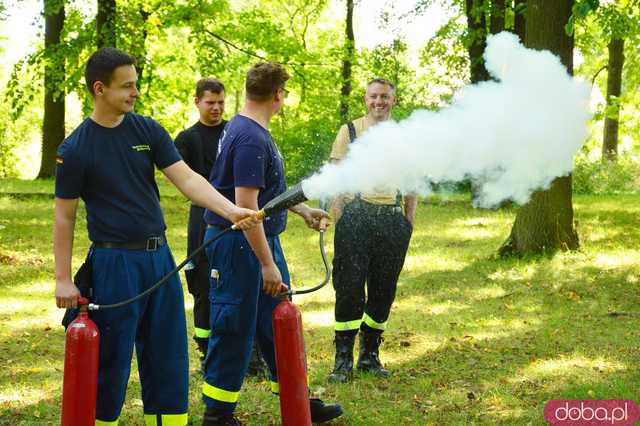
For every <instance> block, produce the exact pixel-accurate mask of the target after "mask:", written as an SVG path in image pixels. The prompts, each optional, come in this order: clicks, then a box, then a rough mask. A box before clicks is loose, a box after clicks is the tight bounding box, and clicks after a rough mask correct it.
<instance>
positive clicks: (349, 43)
mask: <svg viewBox="0 0 640 426" xmlns="http://www.w3.org/2000/svg"><path fill="white" fill-rule="evenodd" d="M344 44H345V46H344V57H343V58H342V88H341V89H340V118H341V119H342V121H343V122H344V123H346V122H347V121H349V96H350V95H351V89H352V86H353V85H352V81H351V78H352V77H351V74H352V73H351V68H352V67H353V61H354V56H355V48H356V47H355V46H356V43H355V37H354V36H353V0H347V16H346V19H345V40H344Z"/></svg>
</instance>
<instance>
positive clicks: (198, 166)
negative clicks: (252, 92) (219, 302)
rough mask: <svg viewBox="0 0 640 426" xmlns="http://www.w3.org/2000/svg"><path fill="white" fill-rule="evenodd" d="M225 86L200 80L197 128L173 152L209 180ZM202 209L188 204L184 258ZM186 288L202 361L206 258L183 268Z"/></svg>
mask: <svg viewBox="0 0 640 426" xmlns="http://www.w3.org/2000/svg"><path fill="white" fill-rule="evenodd" d="M224 98H225V93H224V85H223V84H222V82H220V81H219V80H217V79H215V78H203V79H201V80H200V81H198V83H197V84H196V98H195V105H196V107H197V108H198V112H199V119H198V122H197V123H196V124H194V125H193V126H191V127H189V128H188V129H186V130H184V131H182V132H180V133H179V134H178V136H177V137H176V148H178V151H179V152H180V155H181V156H182V159H183V160H184V162H185V163H187V165H188V166H189V167H191V169H192V170H193V171H195V172H196V173H198V174H200V175H201V176H202V177H204V178H205V179H209V174H210V173H211V167H212V166H213V163H214V162H215V161H216V156H217V154H218V140H219V139H220V136H221V135H222V130H223V129H224V126H225V125H226V124H227V122H226V121H225V120H223V119H222V114H223V113H224ZM203 215H204V208H203V207H200V206H198V205H196V204H191V208H190V209H189V225H188V231H187V232H188V236H187V254H188V255H191V253H193V252H194V250H195V249H197V248H198V247H200V245H201V244H202V242H203V238H204V231H205V228H206V225H205V223H204V219H203ZM184 273H185V277H186V279H187V288H188V289H189V293H191V295H192V296H193V325H194V336H193V339H194V340H195V342H196V344H197V345H198V350H199V351H200V357H201V359H204V357H205V355H206V354H207V344H208V342H209V334H210V333H211V329H210V326H209V267H208V264H207V256H206V254H205V253H204V252H201V253H200V255H199V256H197V257H196V258H195V259H193V260H192V261H190V262H189V263H188V264H187V266H185V268H184Z"/></svg>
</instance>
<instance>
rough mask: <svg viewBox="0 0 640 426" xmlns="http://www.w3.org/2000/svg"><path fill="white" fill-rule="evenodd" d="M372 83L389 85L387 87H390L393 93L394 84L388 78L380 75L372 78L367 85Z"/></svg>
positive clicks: (394, 89)
mask: <svg viewBox="0 0 640 426" xmlns="http://www.w3.org/2000/svg"><path fill="white" fill-rule="evenodd" d="M374 83H378V84H383V85H385V86H389V87H391V90H393V92H394V93H395V91H396V85H395V84H393V83H392V82H390V81H389V80H387V79H386V78H380V77H376V78H372V79H371V80H369V82H368V83H367V87H369V86H371V85H372V84H374Z"/></svg>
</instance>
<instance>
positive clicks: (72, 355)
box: [62, 297, 100, 426]
mask: <svg viewBox="0 0 640 426" xmlns="http://www.w3.org/2000/svg"><path fill="white" fill-rule="evenodd" d="M88 304H89V301H88V300H87V299H86V298H84V297H80V298H79V299H78V305H79V306H80V312H79V313H78V316H77V317H76V319H75V320H73V321H72V322H71V324H69V327H67V337H66V341H65V348H64V381H63V386H62V426H88V425H91V426H93V425H94V424H95V421H96V396H97V393H98V355H99V351H100V332H99V331H98V326H97V325H96V324H95V323H94V322H93V321H91V319H90V318H89V313H88V310H87V308H88Z"/></svg>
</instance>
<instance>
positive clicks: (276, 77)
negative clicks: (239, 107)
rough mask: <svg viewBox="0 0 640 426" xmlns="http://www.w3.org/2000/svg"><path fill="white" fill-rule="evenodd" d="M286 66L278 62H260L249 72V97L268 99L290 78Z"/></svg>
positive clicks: (247, 84)
mask: <svg viewBox="0 0 640 426" xmlns="http://www.w3.org/2000/svg"><path fill="white" fill-rule="evenodd" d="M289 78H290V77H289V74H288V73H287V71H286V70H285V69H284V67H283V66H282V65H280V64H278V63H276V62H260V63H257V64H255V65H254V66H252V67H251V69H250V70H249V72H248V73H247V82H246V84H245V88H246V90H247V98H248V99H250V100H252V101H266V100H268V99H269V98H271V97H272V96H273V94H274V93H275V92H276V91H277V90H278V89H282V88H284V84H285V83H286V82H287V80H289Z"/></svg>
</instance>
